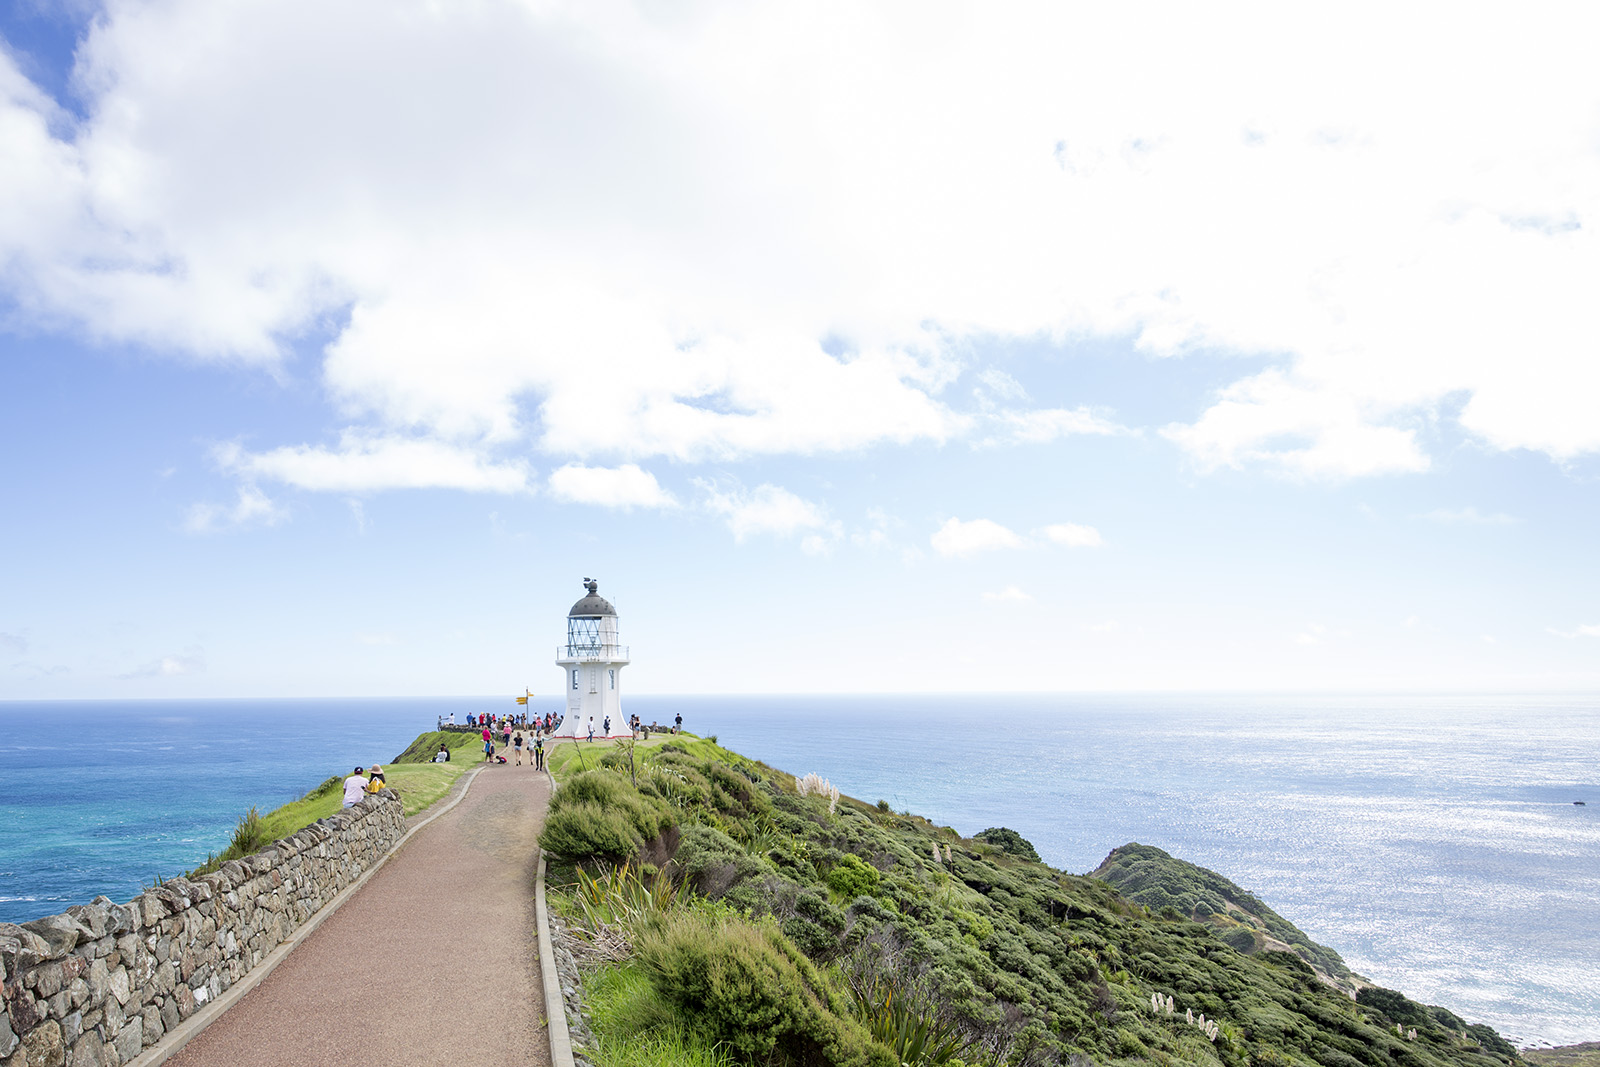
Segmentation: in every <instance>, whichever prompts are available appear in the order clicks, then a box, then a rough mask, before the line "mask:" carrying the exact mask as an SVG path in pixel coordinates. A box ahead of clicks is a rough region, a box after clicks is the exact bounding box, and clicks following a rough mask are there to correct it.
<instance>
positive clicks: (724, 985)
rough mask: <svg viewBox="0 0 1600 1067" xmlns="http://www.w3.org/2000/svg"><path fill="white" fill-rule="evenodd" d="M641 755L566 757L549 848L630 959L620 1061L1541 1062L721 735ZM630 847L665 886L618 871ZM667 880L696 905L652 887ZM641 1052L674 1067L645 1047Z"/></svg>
mask: <svg viewBox="0 0 1600 1067" xmlns="http://www.w3.org/2000/svg"><path fill="white" fill-rule="evenodd" d="M568 750H571V751H568ZM633 759H634V768H633V771H634V773H633V775H630V774H628V773H626V766H625V761H624V754H623V753H622V752H619V751H617V750H616V749H615V747H614V746H610V745H602V744H595V745H587V744H585V745H582V746H562V751H560V752H558V753H553V754H552V756H551V764H552V766H553V767H555V768H556V773H557V775H558V778H560V779H561V781H562V786H561V788H560V789H559V790H558V791H557V794H556V796H555V797H554V798H553V799H552V803H551V811H550V814H549V816H548V817H547V821H546V830H545V840H544V842H543V843H544V844H545V846H546V848H547V849H551V850H552V851H556V852H559V853H562V854H564V856H565V863H564V864H557V865H556V866H554V867H553V868H552V884H553V885H555V886H558V887H559V886H560V885H561V884H562V883H563V882H565V883H567V884H568V886H569V888H568V890H567V891H566V893H565V894H564V895H563V894H561V893H558V894H557V895H556V903H557V906H559V907H562V908H563V909H564V910H565V911H566V913H567V914H569V915H570V916H572V917H573V921H574V923H575V924H576V925H578V926H584V927H587V928H588V929H590V930H591V931H593V932H594V936H595V938H596V944H597V945H599V946H601V948H602V949H603V951H601V953H600V956H601V958H604V959H607V960H609V961H610V962H609V963H608V964H607V965H606V966H604V967H602V968H600V969H599V970H598V971H596V972H594V973H593V974H592V975H591V976H590V978H589V979H588V980H587V982H586V988H587V989H588V991H589V995H590V996H591V997H592V998H596V999H595V1000H594V1003H595V1004H597V1005H603V1006H604V1007H603V1008H597V1010H596V1011H595V1012H594V1016H595V1032H596V1034H597V1037H598V1040H599V1042H600V1045H601V1048H600V1050H599V1052H598V1056H599V1060H600V1062H599V1067H621V1065H623V1064H628V1063H634V1062H649V1063H656V1064H661V1065H663V1067H680V1065H681V1067H691V1065H693V1067H700V1065H701V1064H705V1063H708V1062H711V1061H710V1060H708V1059H707V1057H708V1056H713V1057H726V1058H727V1059H728V1060H729V1061H731V1062H732V1063H737V1064H762V1065H763V1067H779V1065H791V1067H802V1065H804V1067H820V1065H823V1064H839V1065H846V1064H848V1065H861V1067H874V1065H877V1064H888V1063H897V1062H905V1063H912V1064H939V1063H947V1064H956V1063H963V1064H969V1065H975V1064H986V1065H995V1067H998V1065H1000V1064H1010V1065H1014V1067H1043V1065H1051V1064H1073V1065H1078V1067H1081V1065H1083V1064H1085V1063H1093V1064H1097V1065H1124V1064H1126V1065H1132V1064H1161V1065H1176V1064H1226V1065H1228V1067H1279V1065H1284V1067H1287V1065H1304V1067H1353V1065H1371V1067H1393V1065H1402V1067H1433V1065H1445V1064H1451V1065H1460V1067H1489V1065H1495V1064H1512V1063H1516V1062H1518V1060H1517V1054H1516V1050H1515V1049H1513V1048H1511V1046H1509V1045H1508V1044H1506V1043H1505V1042H1504V1041H1503V1040H1501V1039H1500V1038H1499V1036H1498V1035H1497V1034H1495V1033H1494V1031H1492V1030H1490V1029H1489V1028H1488V1027H1482V1026H1468V1025H1467V1024H1466V1023H1465V1022H1464V1021H1462V1020H1461V1019H1459V1018H1458V1017H1456V1016H1455V1015H1454V1014H1452V1013H1451V1012H1449V1011H1447V1010H1445V1009H1442V1008H1432V1007H1428V1006H1425V1005H1421V1004H1418V1003H1415V1002H1413V1001H1411V1000H1409V999H1408V998H1406V997H1404V996H1403V995H1402V994H1400V993H1397V992H1395V991H1392V990H1383V989H1377V988H1376V987H1372V988H1369V989H1365V990H1363V991H1362V994H1361V1000H1360V1002H1357V1001H1354V1000H1352V999H1351V998H1350V997H1349V996H1347V995H1345V994H1343V993H1341V992H1339V991H1338V990H1335V989H1333V988H1330V987H1329V985H1328V984H1327V983H1326V982H1324V981H1323V980H1322V979H1320V978H1319V977H1318V975H1317V974H1316V972H1314V971H1313V970H1312V968H1311V966H1309V965H1308V964H1307V962H1306V961H1305V960H1304V959H1302V958H1301V957H1300V956H1299V955H1297V954H1296V953H1294V952H1286V951H1273V950H1270V949H1268V950H1265V951H1257V952H1255V953H1254V954H1245V953H1241V952H1239V951H1238V950H1237V949H1235V948H1234V947H1233V946H1231V945H1230V944H1228V943H1227V942H1226V941H1224V940H1223V938H1222V937H1221V936H1219V933H1225V931H1220V930H1219V929H1218V928H1217V927H1215V926H1213V925H1210V924H1206V923H1199V922H1194V921H1192V920H1191V919H1190V918H1188V917H1186V916H1184V915H1182V914H1175V913H1173V912H1172V911H1168V912H1166V913H1162V912H1161V911H1160V910H1159V909H1157V910H1155V911H1152V910H1151V909H1150V908H1147V907H1145V906H1143V905H1141V904H1140V903H1138V902H1136V901H1134V900H1130V899H1128V897H1126V896H1124V895H1123V894H1122V893H1119V892H1118V890H1117V889H1116V887H1115V886H1113V885H1112V884H1110V882H1108V881H1107V880H1105V879H1103V878H1091V877H1079V876H1074V875H1070V874H1066V873H1064V872H1061V871H1058V870H1055V869H1053V868H1051V867H1049V866H1047V865H1045V864H1042V863H1038V862H1033V861H1030V860H1027V859H1024V858H1020V857H1019V856H1017V855H1013V854H1011V852H1008V851H1006V850H1004V849H1002V848H1000V847H997V846H994V845H991V844H986V843H984V842H980V841H976V840H967V839H963V838H961V837H960V836H959V835H958V834H957V833H956V832H955V831H954V830H951V829H950V828H948V827H939V826H935V825H933V824H932V823H931V822H929V821H928V820H926V819H924V818H921V817H919V816H915V815H909V814H896V813H894V812H892V811H890V810H888V805H886V804H882V803H880V804H878V805H875V806H874V805H868V804H864V803H862V802H860V801H858V800H855V799H853V798H850V797H838V798H837V799H836V800H835V801H834V802H833V803H831V804H830V798H829V796H827V795H821V796H818V795H802V794H801V793H800V791H799V789H798V783H797V780H796V779H795V778H794V777H793V776H791V775H789V774H787V773H785V772H783V771H779V770H776V769H774V768H772V767H768V766H766V765H764V764H760V763H757V762H754V761H752V760H749V759H746V758H744V757H742V756H740V755H738V754H737V753H733V752H730V751H727V750H725V749H723V748H721V747H719V746H717V745H716V744H715V743H714V739H712V740H697V739H694V738H692V737H687V736H685V737H680V738H676V739H672V738H666V739H662V740H661V741H655V740H653V743H652V744H651V745H649V746H648V747H647V746H643V745H640V746H638V748H637V749H636V750H635V752H634V753H633ZM585 767H586V768H590V769H589V770H587V771H585V770H583V769H582V768H585ZM619 767H620V768H622V769H621V770H619ZM635 776H636V777H637V783H638V784H637V788H635V786H634V785H633V784H632V780H633V778H634V777H635ZM619 842H620V844H619ZM630 842H638V847H637V854H636V857H637V859H642V860H647V861H649V863H647V864H646V866H645V867H644V871H645V872H646V875H647V877H646V878H645V879H643V880H640V879H639V878H638V876H637V874H635V873H632V872H635V871H637V870H638V867H637V866H636V865H635V866H632V867H630V868H629V872H628V873H621V874H617V873H613V874H606V873H605V872H606V871H609V870H612V869H613V865H612V864H611V863H607V862H602V861H600V860H598V859H597V857H599V856H602V855H612V856H615V855H616V854H617V852H618V850H619V849H622V848H628V847H631V845H630ZM1013 851H1017V849H1015V848H1013ZM1147 858H1148V857H1147ZM652 865H659V866H660V867H661V868H662V870H663V871H664V873H665V874H666V875H667V876H668V877H669V878H670V879H672V880H673V881H674V882H676V883H678V884H680V885H681V887H682V889H681V891H680V892H678V893H677V894H672V893H655V894H652V893H650V892H649V891H647V888H646V887H647V885H648V875H649V873H650V872H651V871H652V870H653V866H652ZM584 870H588V871H592V872H598V874H599V877H600V879H601V880H600V882H593V881H589V882H585V881H583V880H582V879H581V878H580V872H581V871H584ZM1193 870H1195V871H1198V870H1200V869H1199V868H1194V869H1193ZM1185 873H1186V876H1188V875H1189V873H1190V872H1185ZM630 879H632V881H630ZM1228 884H1229V885H1231V883H1228ZM1207 885H1208V886H1209V888H1210V890H1212V891H1215V890H1217V889H1218V888H1219V887H1218V886H1216V885H1214V884H1211V883H1207ZM597 886H600V887H601V888H596V887H597ZM606 887H609V888H606ZM630 887H631V888H630ZM1234 888H1235V889H1237V887H1234ZM1239 894H1240V895H1241V899H1243V896H1244V895H1245V894H1244V891H1243V890H1239ZM1252 899H1253V898H1252ZM1256 903H1257V904H1259V902H1256ZM1268 912H1270V909H1266V908H1265V905H1260V909H1259V910H1258V909H1256V908H1255V907H1253V906H1252V908H1251V914H1253V915H1256V916H1258V917H1264V916H1265V915H1266V914H1267V913H1268ZM1190 914H1193V906H1191V911H1190ZM1263 921H1264V920H1263ZM1302 937H1303V935H1302ZM1308 943H1309V942H1308ZM1297 947H1298V946H1297ZM1316 947H1320V946H1316ZM1333 958H1334V959H1335V960H1336V959H1337V956H1336V955H1335V956H1334V957H1333ZM1341 965H1342V961H1341ZM1168 998H1170V1004H1171V1005H1172V1010H1171V1011H1169V1010H1168V1007H1167V1006H1168V1004H1169V999H1168ZM1156 1003H1159V1008H1158V1009H1156V1010H1153V1005H1154V1004H1156ZM616 1005H626V1007H625V1008H616ZM852 1005H853V1006H852ZM639 1019H647V1020H649V1024H648V1025H647V1026H644V1027H643V1029H641V1028H640V1026H639V1025H637V1022H636V1021H637V1020H639ZM1202 1019H1203V1020H1204V1021H1205V1022H1206V1023H1209V1024H1210V1026H1205V1025H1203V1024H1202ZM1191 1020H1193V1021H1191ZM641 1034H646V1035H649V1036H651V1037H652V1040H655V1044H654V1045H653V1046H652V1047H651V1050H650V1054H649V1056H648V1058H646V1057H645V1055H644V1052H645V1050H644V1049H642V1048H641V1047H639V1046H637V1045H630V1044H628V1042H630V1041H634V1040H636V1039H638V1038H640V1035H641ZM674 1034H675V1035H678V1037H677V1038H675V1039H672V1040H667V1039H666V1037H665V1036H664V1035H674ZM863 1035H867V1036H865V1037H864V1036H863ZM911 1038H915V1041H912V1040H911ZM662 1041H665V1042H666V1045H667V1046H670V1047H668V1048H666V1049H665V1051H663V1047H662ZM891 1049H892V1051H891ZM608 1050H609V1051H608ZM907 1056H911V1057H914V1058H910V1059H908V1058H906V1057H907ZM630 1057H637V1058H630ZM941 1057H942V1058H941Z"/></svg>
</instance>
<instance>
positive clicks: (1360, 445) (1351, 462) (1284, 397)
mask: <svg viewBox="0 0 1600 1067" xmlns="http://www.w3.org/2000/svg"><path fill="white" fill-rule="evenodd" d="M1383 417H1384V416H1383V414H1382V413H1381V412H1378V411H1376V410H1375V409H1372V408H1370V407H1366V406H1363V405H1362V404H1361V403H1360V402H1359V401H1358V400H1356V399H1354V398H1352V397H1349V396H1344V395H1339V394H1336V393H1332V392H1330V391H1328V390H1325V389H1319V388H1317V387H1315V386H1313V385H1309V384H1307V383H1305V382H1303V381H1300V380H1297V379H1296V378H1295V376H1292V375H1289V374H1286V373H1284V372H1283V371H1279V370H1267V371H1263V372H1262V373H1260V374H1257V375H1255V376H1254V377H1250V378H1245V379H1243V380H1241V381H1238V382H1236V383H1234V384H1233V385H1231V386H1229V387H1228V388H1226V389H1224V390H1222V392H1221V394H1220V396H1219V397H1218V399H1217V402H1216V403H1215V404H1213V405H1212V406H1211V407H1210V408H1209V409H1208V410H1207V411H1206V412H1205V414H1204V415H1202V416H1201V417H1200V418H1199V420H1197V421H1196V422H1195V423H1193V424H1192V425H1183V424H1174V425H1171V426H1168V427H1166V428H1165V429H1164V430H1163V431H1162V433H1163V434H1164V435H1165V436H1166V437H1168V438H1169V439H1171V440H1173V441H1175V442H1177V443H1178V444H1179V445H1180V446H1182V447H1183V448H1184V450H1185V451H1187V452H1188V453H1189V455H1190V457H1191V458H1192V459H1193V460H1194V461H1195V463H1197V464H1198V465H1199V466H1200V467H1201V468H1202V469H1204V470H1215V469H1216V468H1218V467H1235V468H1237V467H1243V466H1245V465H1247V464H1263V465H1265V466H1267V467H1269V468H1270V469H1272V470H1274V471H1276V472H1278V473H1280V474H1283V475H1286V476H1289V477H1293V478H1303V479H1333V480H1338V479H1345V478H1354V477H1358V476H1361V475H1372V474H1400V473H1411V472H1416V471H1424V470H1427V469H1428V466H1429V461H1428V457H1427V456H1426V455H1424V454H1423V452H1422V449H1421V448H1420V447H1419V446H1418V444H1417V441H1416V431H1415V430H1414V429H1412V428H1409V427H1405V426H1394V425H1380V424H1378V420H1380V419H1381V418H1383Z"/></svg>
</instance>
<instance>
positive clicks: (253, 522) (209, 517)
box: [183, 485, 289, 534]
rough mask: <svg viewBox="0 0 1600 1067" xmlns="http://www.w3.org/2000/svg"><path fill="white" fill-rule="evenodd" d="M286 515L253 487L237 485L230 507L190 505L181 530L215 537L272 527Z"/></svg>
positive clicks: (224, 505)
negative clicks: (234, 530) (256, 527)
mask: <svg viewBox="0 0 1600 1067" xmlns="http://www.w3.org/2000/svg"><path fill="white" fill-rule="evenodd" d="M288 517H289V513H288V512H287V511H285V510H284V509H283V508H280V507H279V506H278V505H277V504H274V503H273V502H272V499H271V498H270V497H268V496H267V494H265V493H263V492H262V491H261V490H260V489H257V488H256V487H255V486H253V485H241V486H239V488H238V496H237V498H236V499H235V500H234V502H233V504H231V505H228V504H206V503H201V504H192V505H190V506H189V510H188V511H186V512H185V513H184V517H183V528H184V529H185V530H187V531H188V532H189V533H195V534H207V533H217V532H218V531H221V530H226V529H238V528H243V527H248V526H276V525H277V524H278V523H280V522H282V521H284V520H285V519H287V518H288Z"/></svg>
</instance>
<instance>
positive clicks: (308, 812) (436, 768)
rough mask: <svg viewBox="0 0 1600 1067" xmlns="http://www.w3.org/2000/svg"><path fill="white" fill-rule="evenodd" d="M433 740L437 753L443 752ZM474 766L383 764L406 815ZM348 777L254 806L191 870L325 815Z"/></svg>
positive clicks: (340, 800) (335, 806)
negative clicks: (281, 801)
mask: <svg viewBox="0 0 1600 1067" xmlns="http://www.w3.org/2000/svg"><path fill="white" fill-rule="evenodd" d="M438 747H439V746H438V743H437V742H435V743H434V751H438ZM470 767H471V764H468V763H457V762H451V763H413V764H390V765H389V766H388V767H386V768H384V780H385V781H386V782H388V783H389V788H391V789H393V790H394V791H395V792H396V793H399V794H400V803H401V807H402V810H403V811H404V812H405V814H406V816H407V817H410V816H412V815H415V814H416V813H417V812H419V811H422V810H423V809H424V808H427V807H428V806H429V805H431V804H433V803H434V802H435V801H437V800H438V799H439V798H440V797H442V796H444V795H445V794H446V793H448V792H449V791H450V787H451V786H452V785H454V784H455V781H456V779H457V778H459V777H461V776H462V775H463V774H465V773H466V772H467V771H468V770H469V769H470ZM345 777H346V776H345V775H341V774H336V775H334V776H333V777H331V778H328V779H326V780H325V781H324V782H323V783H322V784H321V785H319V786H317V787H316V788H315V789H313V790H311V791H310V792H308V793H306V794H305V795H304V796H302V797H300V799H298V800H291V801H290V802H289V803H287V804H285V805H283V806H282V807H279V808H274V809H272V810H271V811H269V812H267V813H266V814H265V815H262V814H260V813H258V812H257V811H256V809H255V808H251V809H250V810H249V811H248V812H246V813H245V815H244V816H243V817H242V818H241V819H240V820H239V825H238V826H237V827H236V828H235V829H234V832H233V840H232V841H230V842H229V843H228V847H227V848H225V849H223V850H222V852H220V853H213V854H212V855H210V856H208V857H206V861H205V862H204V863H202V864H201V865H200V866H199V867H196V868H195V869H194V870H192V871H190V872H189V876H190V877H196V876H198V875H202V874H208V873H210V872H211V871H214V870H216V869H217V868H218V867H220V866H221V865H222V864H223V863H224V862H226V861H228V860H232V859H238V858H239V857H241V856H248V855H250V854H251V853H252V852H256V851H258V850H260V849H263V848H265V847H266V846H267V845H270V844H271V843H272V842H274V841H278V840H281V839H283V838H285V837H288V836H289V835H290V834H292V833H294V832H295V831H296V830H301V829H304V828H305V827H307V826H310V825H311V824H312V823H314V822H316V821H317V820H318V819H325V818H327V817H328V816H329V815H332V814H333V813H334V812H336V811H338V810H339V809H340V808H341V807H342V806H343V804H344V788H343V783H344V779H345Z"/></svg>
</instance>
